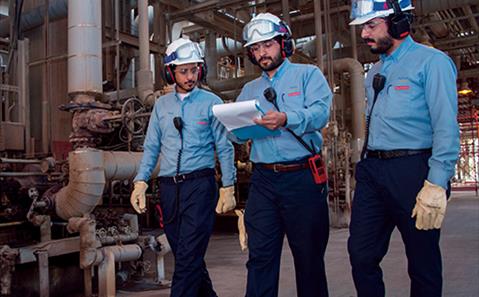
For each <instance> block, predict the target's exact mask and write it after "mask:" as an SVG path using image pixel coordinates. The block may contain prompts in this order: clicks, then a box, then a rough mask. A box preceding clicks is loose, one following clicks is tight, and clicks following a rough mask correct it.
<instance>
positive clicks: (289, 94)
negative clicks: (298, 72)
mask: <svg viewBox="0 0 479 297" xmlns="http://www.w3.org/2000/svg"><path fill="white" fill-rule="evenodd" d="M277 100H280V101H281V103H279V104H280V108H281V106H282V107H283V108H282V110H283V111H288V110H296V109H298V108H304V107H305V106H304V104H305V99H304V92H303V90H302V89H301V88H300V87H294V88H290V89H288V90H286V91H285V92H283V93H282V94H281V98H278V99H277Z"/></svg>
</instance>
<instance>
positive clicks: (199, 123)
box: [197, 121, 208, 125]
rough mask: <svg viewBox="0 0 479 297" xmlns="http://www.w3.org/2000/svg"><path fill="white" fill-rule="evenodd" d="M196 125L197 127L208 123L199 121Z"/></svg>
mask: <svg viewBox="0 0 479 297" xmlns="http://www.w3.org/2000/svg"><path fill="white" fill-rule="evenodd" d="M197 124H198V125H207V124H208V122H206V121H200V122H197Z"/></svg>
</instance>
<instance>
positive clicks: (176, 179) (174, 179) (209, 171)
mask: <svg viewBox="0 0 479 297" xmlns="http://www.w3.org/2000/svg"><path fill="white" fill-rule="evenodd" d="M212 175H215V170H214V169H213V168H205V169H200V170H196V171H193V172H190V173H186V174H180V175H177V176H160V177H159V178H158V181H159V182H160V184H162V183H163V184H179V183H182V182H184V181H185V180H190V179H195V178H200V177H206V176H212Z"/></svg>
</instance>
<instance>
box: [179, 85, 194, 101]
mask: <svg viewBox="0 0 479 297" xmlns="http://www.w3.org/2000/svg"><path fill="white" fill-rule="evenodd" d="M198 91H199V89H198V86H196V87H194V88H193V90H191V91H190V94H189V95H188V96H186V97H185V98H184V99H183V101H186V100H188V99H189V98H193V97H194V96H195V94H196V93H197V92H198ZM173 94H174V95H175V97H176V99H177V100H179V101H181V100H180V97H179V96H178V92H177V91H176V87H175V88H173Z"/></svg>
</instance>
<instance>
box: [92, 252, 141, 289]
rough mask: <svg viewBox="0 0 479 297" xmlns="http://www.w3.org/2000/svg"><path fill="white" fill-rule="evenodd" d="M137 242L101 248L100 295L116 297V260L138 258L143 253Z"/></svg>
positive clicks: (124, 260)
mask: <svg viewBox="0 0 479 297" xmlns="http://www.w3.org/2000/svg"><path fill="white" fill-rule="evenodd" d="M142 252H143V251H142V250H141V247H140V246H139V245H137V244H128V245H122V246H119V245H114V246H107V247H104V248H102V249H101V255H102V259H101V261H100V262H99V263H98V264H99V265H98V296H99V297H115V296H116V283H115V282H116V280H115V262H126V261H134V260H138V259H139V258H140V257H141V254H142Z"/></svg>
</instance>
